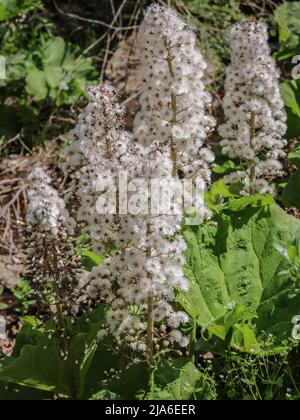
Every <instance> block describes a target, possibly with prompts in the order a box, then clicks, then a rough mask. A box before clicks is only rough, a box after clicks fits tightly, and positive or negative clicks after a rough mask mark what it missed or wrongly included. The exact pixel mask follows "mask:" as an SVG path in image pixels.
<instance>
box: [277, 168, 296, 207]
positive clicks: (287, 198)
mask: <svg viewBox="0 0 300 420" xmlns="http://www.w3.org/2000/svg"><path fill="white" fill-rule="evenodd" d="M281 198H282V201H283V202H284V204H285V205H286V206H288V207H297V208H298V209H300V170H299V169H298V170H297V171H296V172H295V173H293V175H292V176H291V177H290V178H289V182H288V184H287V186H286V187H285V188H284V190H283V191H282V197H281Z"/></svg>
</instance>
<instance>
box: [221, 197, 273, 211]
mask: <svg viewBox="0 0 300 420" xmlns="http://www.w3.org/2000/svg"><path fill="white" fill-rule="evenodd" d="M272 204H275V200H274V198H273V197H272V196H271V195H260V194H255V195H251V196H249V197H242V198H237V199H235V198H233V199H229V201H228V205H227V207H226V208H227V209H228V210H230V211H237V212H239V211H243V210H246V209H247V208H248V207H254V208H256V207H264V206H271V205H272Z"/></svg>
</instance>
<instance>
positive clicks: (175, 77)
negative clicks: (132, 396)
mask: <svg viewBox="0 0 300 420" xmlns="http://www.w3.org/2000/svg"><path fill="white" fill-rule="evenodd" d="M139 39H140V43H141V46H142V56H141V63H142V68H141V74H142V78H143V93H142V94H141V96H140V104H141V110H140V111H139V112H138V114H137V115H136V118H135V121H134V136H135V138H136V140H137V141H138V142H139V143H140V144H141V146H142V147H143V148H144V166H143V168H142V174H143V176H144V177H145V178H146V179H153V178H160V179H161V180H163V181H162V184H163V183H165V184H166V185H167V186H168V188H169V190H170V191H172V187H173V191H174V186H175V185H176V183H178V181H179V176H180V177H181V178H187V179H192V180H193V181H195V182H196V179H198V182H199V179H201V182H203V183H208V182H210V169H209V166H210V163H211V162H212V161H213V160H214V156H213V154H212V152H211V150H210V149H209V148H208V147H204V143H205V140H206V139H207V136H208V134H209V132H210V131H211V130H212V128H213V127H214V125H215V121H214V119H213V118H212V117H211V116H210V115H208V113H207V108H208V107H209V106H210V104H211V97H210V95H209V94H208V93H207V92H205V86H204V82H203V76H204V70H205V68H206V63H205V62H204V60H203V57H202V55H201V53H200V51H199V50H198V49H197V47H196V36H195V34H194V32H193V31H191V30H189V29H188V28H187V27H186V25H185V23H184V22H183V20H182V19H181V18H180V17H179V16H178V14H177V13H176V11H175V10H173V9H171V8H169V7H162V6H159V5H152V6H150V7H149V8H148V10H147V11H146V14H145V18H144V21H143V23H142V25H141V28H140V32H139ZM175 188H176V187H175ZM172 210H173V212H174V213H173V215H170V214H168V213H167V214H166V215H163V214H161V215H160V218H159V219H157V218H155V217H152V218H151V217H149V219H148V221H147V234H146V237H147V242H148V251H147V261H149V262H151V260H152V259H153V261H155V259H157V254H158V255H161V256H162V257H161V258H160V260H159V263H160V265H161V268H160V270H157V272H154V273H153V272H151V271H150V272H148V280H147V281H148V283H149V284H152V290H153V293H152V295H151V296H150V297H149V300H148V344H147V347H148V353H149V354H151V351H152V341H153V337H154V327H155V309H154V308H156V306H158V307H159V306H160V305H161V302H160V298H161V297H163V296H160V293H159V289H158V290H156V287H157V284H159V285H160V286H163V287H164V288H165V290H168V289H169V290H170V292H171V296H170V297H169V299H168V300H169V302H170V303H171V304H172V301H173V300H174V299H175V295H176V292H175V290H176V289H177V290H186V289H187V287H188V286H187V283H186V281H185V279H184V276H183V274H182V266H183V264H184V251H185V245H184V243H183V241H182V239H181V238H180V237H179V236H178V234H179V232H180V225H181V222H182V219H183V208H182V203H181V206H178V205H176V200H175V202H174V207H173V209H172ZM198 210H199V212H200V213H201V214H205V213H206V215H208V212H207V210H205V208H204V206H203V203H201V208H199V209H198ZM153 232H154V233H153ZM157 235H159V236H160V239H159V240H158V238H157ZM170 236H172V237H173V238H175V239H173V242H171V243H170V241H169V240H168V237H170ZM172 253H173V254H172ZM152 264H153V263H152ZM155 265H157V266H158V267H157V268H159V265H158V264H157V263H155ZM168 271H169V272H171V273H172V272H174V273H176V277H178V278H179V279H180V282H179V283H178V284H177V285H176V284H175V283H174V281H172V280H171V279H170V278H169V276H168V275H167V276H166V277H165V279H164V282H162V278H160V277H161V274H160V275H158V273H164V272H167V273H168ZM165 300H166V299H165ZM171 314H172V315H171V316H170V317H169V322H168V313H166V314H164V317H165V318H166V319H167V324H169V327H170V326H171V327H172V328H174V331H173V332H172V334H174V336H176V335H179V336H180V334H181V333H180V331H179V330H176V328H178V327H179V326H180V324H181V323H182V322H184V321H186V320H187V315H186V314H184V313H180V314H179V315H178V322H176V323H175V324H176V325H172V317H173V318H174V319H176V312H174V311H173V310H172V311H171ZM180 318H182V319H180ZM179 321H180V322H179ZM151 330H152V334H151ZM181 344H182V345H184V346H185V345H187V339H186V337H183V339H182V343H181Z"/></svg>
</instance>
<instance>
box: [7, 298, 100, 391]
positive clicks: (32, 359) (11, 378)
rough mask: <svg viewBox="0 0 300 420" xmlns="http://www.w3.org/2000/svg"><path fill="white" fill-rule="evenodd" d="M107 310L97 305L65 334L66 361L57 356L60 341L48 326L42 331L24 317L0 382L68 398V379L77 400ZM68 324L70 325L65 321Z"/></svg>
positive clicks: (29, 318)
mask: <svg viewBox="0 0 300 420" xmlns="http://www.w3.org/2000/svg"><path fill="white" fill-rule="evenodd" d="M107 310H108V307H107V306H106V305H100V307H99V308H97V309H96V310H95V311H93V312H90V313H88V314H86V315H84V316H83V317H81V318H80V320H79V321H78V323H77V324H75V326H74V328H73V329H72V330H71V331H70V332H69V334H70V335H71V341H70V347H69V348H70V358H69V361H66V360H64V359H63V357H62V356H61V348H62V347H61V340H60V339H59V338H58V337H56V336H55V334H54V332H53V331H51V330H50V324H49V325H48V326H47V329H45V328H42V327H41V326H40V324H39V322H38V321H37V320H36V319H35V318H34V317H25V318H24V320H23V323H24V326H23V328H22V330H21V332H20V334H19V336H18V338H17V343H16V346H15V349H14V353H13V357H12V358H11V359H7V360H6V363H5V366H3V367H2V368H1V369H0V380H2V381H6V382H12V383H14V384H18V385H21V386H27V387H30V388H35V389H38V390H42V391H48V392H55V393H62V394H65V395H69V396H71V395H70V394H71V392H70V381H71V379H70V378H71V376H72V377H73V382H75V387H76V392H77V397H78V398H80V397H81V396H82V394H83V392H84V387H85V379H86V376H87V372H88V370H89V367H90V364H91V362H92V359H93V357H94V354H95V352H96V350H97V347H98V339H97V333H98V331H99V330H100V329H101V328H102V327H103V324H104V323H105V316H106V312H107ZM68 324H70V325H71V323H70V322H69V321H68ZM53 367H55V368H53Z"/></svg>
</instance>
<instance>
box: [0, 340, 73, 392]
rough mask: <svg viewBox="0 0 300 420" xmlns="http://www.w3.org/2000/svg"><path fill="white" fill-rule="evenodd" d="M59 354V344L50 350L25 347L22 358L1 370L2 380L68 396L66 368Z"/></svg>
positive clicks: (38, 347) (35, 346)
mask: <svg viewBox="0 0 300 420" xmlns="http://www.w3.org/2000/svg"><path fill="white" fill-rule="evenodd" d="M59 354H60V353H59V348H58V347H57V344H56V345H54V344H52V346H51V347H48V348H44V347H43V346H39V345H34V346H32V345H25V346H23V348H22V350H21V354H20V357H19V358H17V359H15V360H13V361H12V362H11V363H10V364H9V365H7V366H5V367H4V368H3V369H1V370H0V380H1V381H6V382H13V383H15V384H18V385H21V386H27V387H30V388H35V389H39V390H42V391H49V392H58V393H62V394H65V395H68V394H69V386H68V378H67V374H66V366H65V363H64V361H63V359H62V358H61V357H60V355H59ZM0 367H1V364H0ZM54 367H55V368H54Z"/></svg>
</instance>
